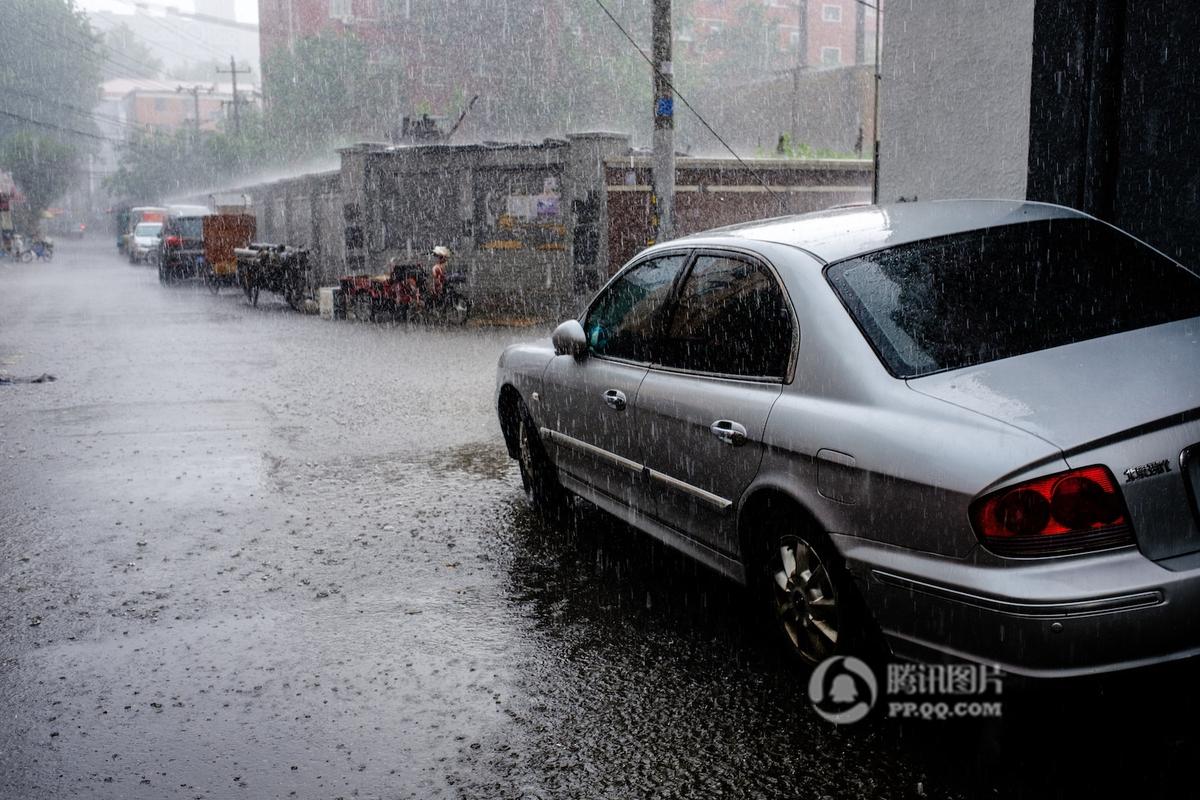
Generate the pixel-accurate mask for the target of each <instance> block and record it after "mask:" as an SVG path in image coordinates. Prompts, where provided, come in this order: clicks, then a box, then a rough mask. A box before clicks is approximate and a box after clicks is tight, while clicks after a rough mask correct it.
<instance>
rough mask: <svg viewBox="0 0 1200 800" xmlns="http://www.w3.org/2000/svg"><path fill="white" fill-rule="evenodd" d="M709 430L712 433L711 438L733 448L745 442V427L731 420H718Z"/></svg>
mask: <svg viewBox="0 0 1200 800" xmlns="http://www.w3.org/2000/svg"><path fill="white" fill-rule="evenodd" d="M709 430H710V431H712V435H713V436H715V437H717V438H718V439H720V440H721V441H722V442H724V443H725V444H727V445H731V446H733V447H741V446H742V445H744V444H745V443H746V441H747V439H746V426H745V425H741V424H739V423H737V422H734V421H733V420H731V419H719V420H717V421H716V422H714V423H713V424H712V427H710V428H709Z"/></svg>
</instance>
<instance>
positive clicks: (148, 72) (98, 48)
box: [40, 27, 158, 79]
mask: <svg viewBox="0 0 1200 800" xmlns="http://www.w3.org/2000/svg"><path fill="white" fill-rule="evenodd" d="M40 30H41V33H42V34H43V36H44V35H45V34H49V35H50V38H53V39H57V40H58V41H59V42H60V43H66V44H69V45H73V46H75V47H82V48H83V49H84V50H86V51H88V52H89V54H90V55H91V56H92V57H94V58H96V59H98V60H99V61H107V62H108V63H109V64H110V65H111V66H113V67H116V68H117V69H119V70H122V71H130V70H132V71H133V72H135V73H137V72H139V71H141V72H142V73H143V74H142V75H141V76H139V77H142V78H151V79H155V78H157V77H158V71H157V70H156V69H154V68H153V67H151V66H149V65H148V64H144V63H142V62H140V61H138V60H136V59H134V58H133V57H132V56H129V55H127V54H125V53H118V52H117V51H108V52H106V50H107V48H104V43H103V42H102V41H100V39H99V38H92V37H90V36H87V37H86V38H82V39H81V38H79V37H75V36H69V35H68V34H67V32H66V30H65V29H58V30H56V29H54V28H48V27H42V28H41V29H40ZM98 33H99V31H98ZM110 53H111V55H120V56H121V57H122V58H124V59H125V60H126V61H127V62H128V63H125V64H122V63H120V62H118V61H116V60H114V59H113V58H112V57H111V55H110Z"/></svg>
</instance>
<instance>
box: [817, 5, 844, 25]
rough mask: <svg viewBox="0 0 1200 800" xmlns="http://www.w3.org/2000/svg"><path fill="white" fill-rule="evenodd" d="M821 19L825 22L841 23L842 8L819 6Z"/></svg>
mask: <svg viewBox="0 0 1200 800" xmlns="http://www.w3.org/2000/svg"><path fill="white" fill-rule="evenodd" d="M821 19H823V20H825V21H826V22H841V21H842V7H841V6H830V5H825V6H821Z"/></svg>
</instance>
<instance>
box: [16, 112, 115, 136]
mask: <svg viewBox="0 0 1200 800" xmlns="http://www.w3.org/2000/svg"><path fill="white" fill-rule="evenodd" d="M0 114H3V115H4V116H6V117H12V118H13V119H17V120H21V121H22V122H28V123H30V124H31V125H37V126H38V127H41V128H51V129H53V130H56V131H63V132H64V133H73V134H75V135H76V136H87V137H88V138H90V139H99V140H100V141H103V142H113V143H115V144H121V143H122V142H121V140H120V139H114V138H112V137H111V136H101V135H100V134H98V133H88V132H87V131H81V130H79V129H78V128H68V127H66V126H64V125H55V124H54V123H53V122H42V121H41V120H36V119H33V118H31V117H24V116H21V115H20V114H14V113H12V112H11V111H5V110H4V109H0Z"/></svg>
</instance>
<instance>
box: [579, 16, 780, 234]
mask: <svg viewBox="0 0 1200 800" xmlns="http://www.w3.org/2000/svg"><path fill="white" fill-rule="evenodd" d="M596 5H598V6H600V10H601V11H603V12H604V14H605V16H607V17H608V18H609V19H610V20H612V24H613V25H616V26H617V30H619V31H620V32H621V33H622V34H624V36H625V38H626V39H628V40H629V43H630V44H631V45H633V48H634V49H635V50H637V51H638V55H640V56H641V57H642V58H643V59H645V61H646V63H647V64H649V65H650V69H652V70H654V72H655V73H656V74H657V75H658V76H659V78H660V79H661V80H662V81H663V82H664V83H665V84H666V85H667V86H669V87H670V88H671V91H672V92H674V93H675V96H676V97H678V98H679V101H680V102H681V103H683V104H684V105H685V106H687V110H688V111H690V112H692V113H693V114H695V115H696V119H698V120H700V124H701V125H703V126H704V127H705V128H706V129H707V130H708V132H709V133H711V134H712V135H713V138H715V139H716V140H717V141H718V142H720V143H721V145H722V146H723V147H724V148H725V149H726V150H728V151H729V154H730V155H731V156H733V157H734V159H735V160H736V161H737V162H738V163H739V164H741V165H742V167H743V168H745V169H746V171H747V172H749V173H750V174H751V175H753V176H754V179H755V180H756V181H758V182H759V183H760V184H761V185H762V187H763V189H765V190H766V192H767V194H769V195H771V196H772V197H774V198H775V199H776V200H777V201H778V202H779V206H780V209H781V210H786V208H784V205H783V198H782V197H781V196H780V195H778V194H776V193H775V191H774V190H772V189H771V187H770V186H769V185H767V182H766V181H764V180H763V179H762V176H761V175H760V174H759V173H758V170H756V169H754V168H753V167H751V166H750V165H749V164H747V163H746V162H745V161H744V160H742V157H741V156H739V155H738V154H737V152H735V151H734V149H733V148H732V147H730V146H729V143H728V142H726V141H725V140H724V139H722V138H721V135H720V134H719V133H717V132H716V131H715V130H713V127H712V126H711V125H709V124H708V121H707V120H705V119H704V117H702V116H701V115H700V112H699V111H697V110H696V109H695V107H694V106H692V104H691V103H689V102H688V100H687V98H686V97H684V96H683V95H682V94H681V93H680V91H679V89H678V88H677V87H676V86H675V84H674V83H672V81H671V78H670V77H669V76H667V75H665V74H663V73H662V72H660V71H659V69H658V67H656V66H655V65H654V61H653V60H652V59H651V58H650V56H648V55H646V51H644V50H642V48H641V45H639V44H638V43H637V40H635V39H634V38H633V37H632V36H630V35H629V31H627V30H625V27H624V26H623V25H621V23H620V22H618V21H617V18H616V17H614V16H613V15H612V12H611V11H609V10H608V8H607V7H606V6H605V5H604V2H603V0H596Z"/></svg>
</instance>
